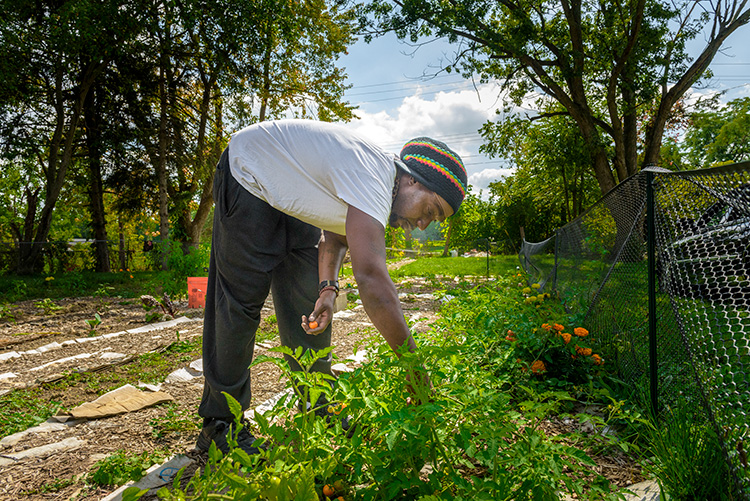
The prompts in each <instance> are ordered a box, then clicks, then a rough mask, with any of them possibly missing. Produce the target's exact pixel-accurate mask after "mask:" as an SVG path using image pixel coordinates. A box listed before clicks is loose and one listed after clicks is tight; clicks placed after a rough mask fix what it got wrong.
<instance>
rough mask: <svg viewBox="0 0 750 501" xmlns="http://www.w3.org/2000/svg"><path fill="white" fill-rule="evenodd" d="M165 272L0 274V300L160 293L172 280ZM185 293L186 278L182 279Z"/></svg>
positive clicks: (14, 300) (133, 295) (3, 302)
mask: <svg viewBox="0 0 750 501" xmlns="http://www.w3.org/2000/svg"><path fill="white" fill-rule="evenodd" d="M174 280H175V277H173V276H172V275H171V274H170V273H169V272H162V271H159V272H157V271H133V272H131V271H123V272H112V273H95V272H91V271H82V272H75V273H60V274H56V275H50V276H44V275H30V276H19V275H4V276H0V304H6V303H13V302H17V301H27V300H41V301H44V300H50V301H52V300H55V299H61V298H66V297H71V296H110V297H116V296H119V297H122V298H137V297H140V296H141V295H143V294H151V295H157V296H158V295H161V293H162V292H164V291H165V284H169V283H172V282H174ZM184 289H185V294H187V282H185V287H184Z"/></svg>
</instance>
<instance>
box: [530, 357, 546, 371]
mask: <svg viewBox="0 0 750 501" xmlns="http://www.w3.org/2000/svg"><path fill="white" fill-rule="evenodd" d="M546 370H547V367H545V365H544V362H542V361H541V360H534V363H533V364H531V372H533V373H534V374H541V373H543V372H545V371H546Z"/></svg>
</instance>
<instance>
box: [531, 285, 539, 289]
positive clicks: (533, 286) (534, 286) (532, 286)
mask: <svg viewBox="0 0 750 501" xmlns="http://www.w3.org/2000/svg"><path fill="white" fill-rule="evenodd" d="M531 288H532V289H538V288H539V284H531Z"/></svg>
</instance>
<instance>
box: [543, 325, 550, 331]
mask: <svg viewBox="0 0 750 501" xmlns="http://www.w3.org/2000/svg"><path fill="white" fill-rule="evenodd" d="M551 328H552V326H551V325H550V324H542V329H544V330H546V331H548V330H550V329H551Z"/></svg>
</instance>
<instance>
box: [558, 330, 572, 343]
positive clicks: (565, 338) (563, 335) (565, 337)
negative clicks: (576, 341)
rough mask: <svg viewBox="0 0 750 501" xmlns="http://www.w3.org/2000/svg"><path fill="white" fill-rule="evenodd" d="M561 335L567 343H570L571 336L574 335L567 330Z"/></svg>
mask: <svg viewBox="0 0 750 501" xmlns="http://www.w3.org/2000/svg"><path fill="white" fill-rule="evenodd" d="M560 335H561V336H562V338H563V341H565V344H568V343H569V342H570V338H571V337H572V336H571V335H570V334H568V333H567V332H563V333H562V334H560Z"/></svg>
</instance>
